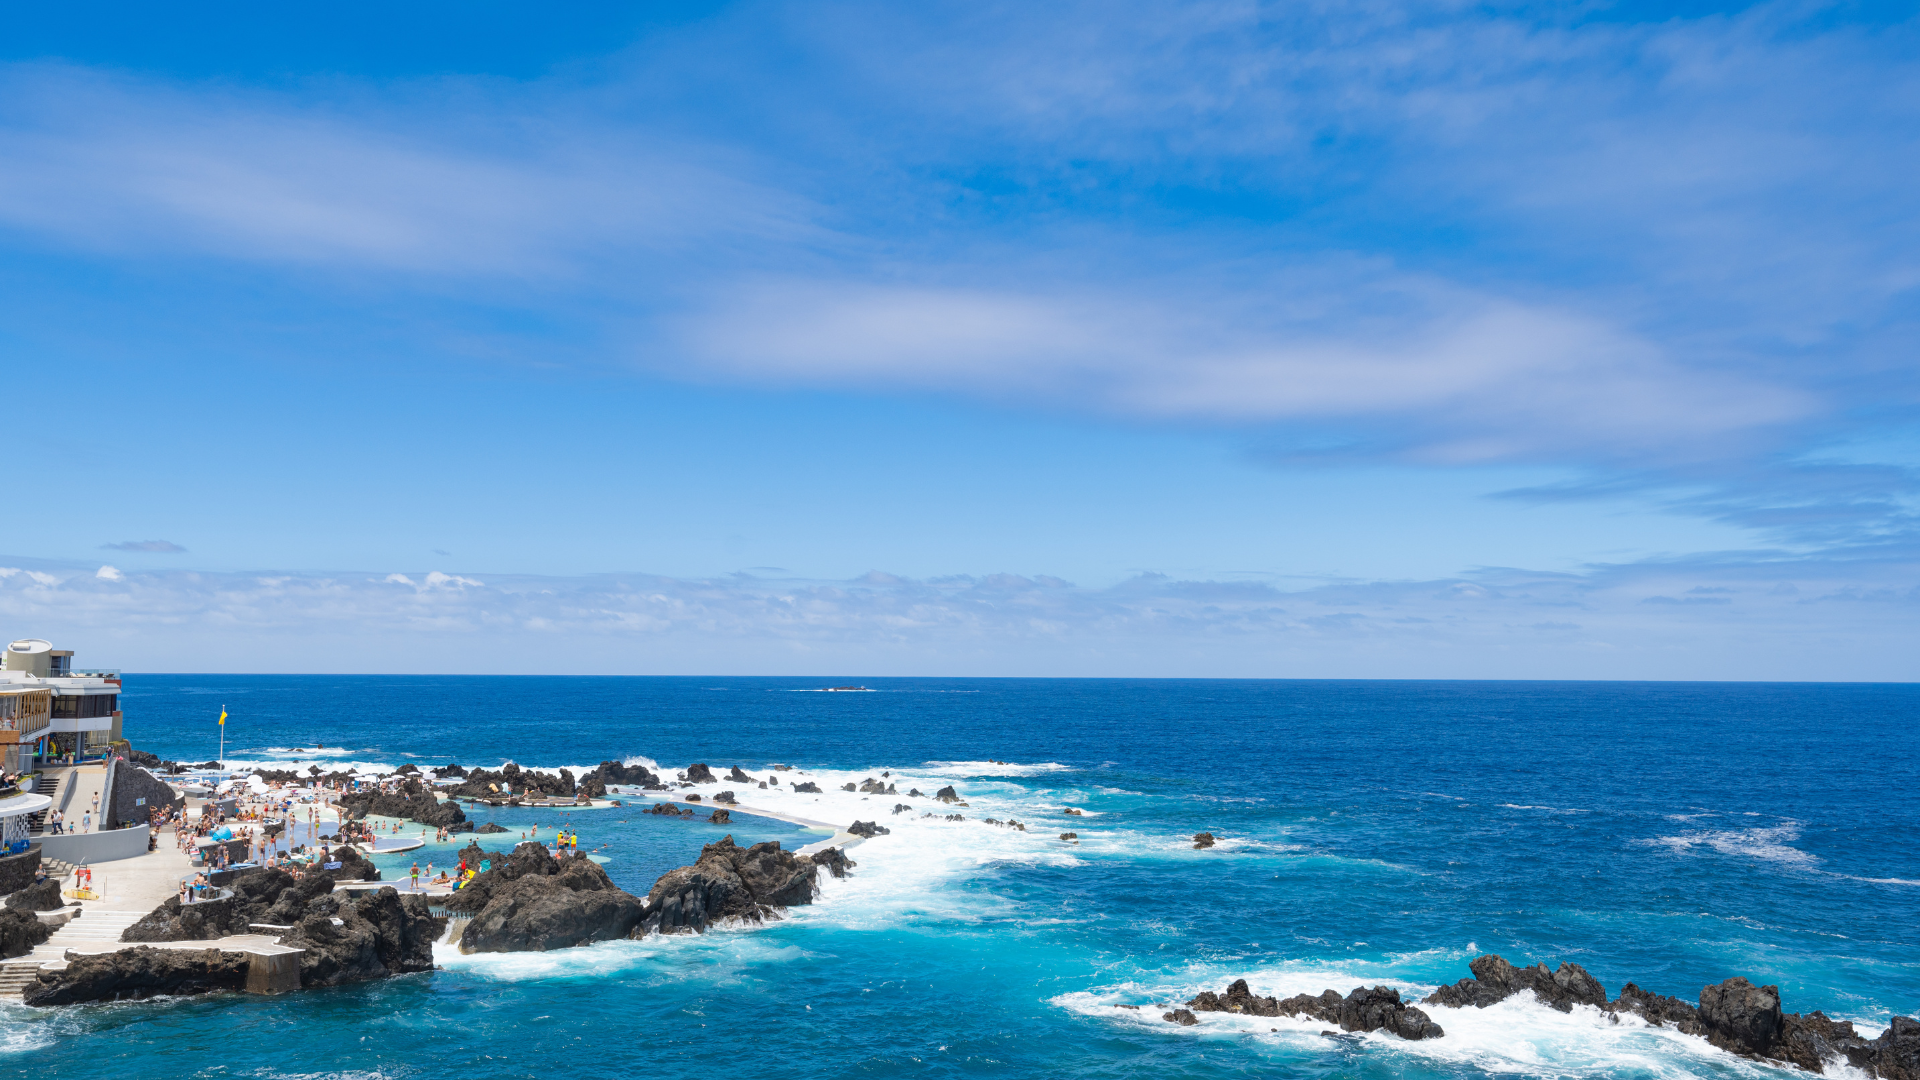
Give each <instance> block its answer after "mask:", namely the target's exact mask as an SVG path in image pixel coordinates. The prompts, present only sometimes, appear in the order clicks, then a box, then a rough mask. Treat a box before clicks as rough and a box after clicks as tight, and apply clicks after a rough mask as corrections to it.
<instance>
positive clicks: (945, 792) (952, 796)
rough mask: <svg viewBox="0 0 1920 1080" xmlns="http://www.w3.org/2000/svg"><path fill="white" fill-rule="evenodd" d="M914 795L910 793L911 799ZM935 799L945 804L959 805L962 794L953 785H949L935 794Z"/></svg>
mask: <svg viewBox="0 0 1920 1080" xmlns="http://www.w3.org/2000/svg"><path fill="white" fill-rule="evenodd" d="M912 794H913V793H912V792H908V795H909V797H911V795H912ZM933 797H934V798H936V799H939V800H940V801H941V802H943V803H957V802H959V801H960V793H959V792H957V791H955V790H953V785H952V784H948V785H947V786H946V787H943V788H941V789H940V790H939V791H936V792H934V793H933Z"/></svg>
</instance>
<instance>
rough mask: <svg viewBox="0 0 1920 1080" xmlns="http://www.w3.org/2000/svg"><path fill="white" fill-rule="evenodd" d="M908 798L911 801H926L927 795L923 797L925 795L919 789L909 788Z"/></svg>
mask: <svg viewBox="0 0 1920 1080" xmlns="http://www.w3.org/2000/svg"><path fill="white" fill-rule="evenodd" d="M907 798H909V799H924V798H926V796H925V795H923V794H921V792H920V789H919V788H909V789H907Z"/></svg>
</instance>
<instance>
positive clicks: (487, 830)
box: [473, 821, 508, 836]
mask: <svg viewBox="0 0 1920 1080" xmlns="http://www.w3.org/2000/svg"><path fill="white" fill-rule="evenodd" d="M473 831H474V832H477V833H484V834H487V835H489V836H491V835H492V834H494V833H503V832H506V831H508V830H507V827H506V826H504V825H495V824H494V823H493V822H491V821H489V822H487V823H486V824H485V825H482V826H480V827H479V828H477V829H475V830H473Z"/></svg>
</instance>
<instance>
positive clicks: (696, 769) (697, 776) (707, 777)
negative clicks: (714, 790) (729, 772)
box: [687, 764, 720, 784]
mask: <svg viewBox="0 0 1920 1080" xmlns="http://www.w3.org/2000/svg"><path fill="white" fill-rule="evenodd" d="M719 782H720V778H719V777H717V776H715V775H713V770H712V769H709V768H707V767H706V766H705V765H698V764H695V765H689V766H687V783H689V784H717V783H719Z"/></svg>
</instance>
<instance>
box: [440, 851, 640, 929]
mask: <svg viewBox="0 0 1920 1080" xmlns="http://www.w3.org/2000/svg"><path fill="white" fill-rule="evenodd" d="M488 861H489V862H491V864H492V868H491V869H489V870H487V871H485V872H483V873H481V874H478V875H476V876H475V877H474V878H473V880H472V881H470V882H468V883H467V885H466V887H465V888H463V889H461V890H460V891H459V892H457V893H455V894H453V896H452V897H449V898H448V901H447V906H448V907H450V908H453V909H454V910H456V911H472V912H474V913H475V914H474V917H473V919H472V921H470V922H468V923H467V926H466V929H464V930H463V931H461V933H460V951H461V952H463V953H474V952H546V951H548V950H551V949H565V948H571V947H573V946H575V945H585V944H587V943H589V942H594V941H607V940H610V939H612V938H622V937H626V936H627V934H628V933H629V932H630V931H631V930H632V929H633V928H634V926H635V924H637V923H638V922H639V921H640V918H641V915H642V913H643V910H644V909H643V907H642V905H641V902H640V898H639V897H636V896H634V895H632V894H631V893H628V892H626V891H625V890H623V889H620V888H618V887H616V886H615V885H614V884H613V882H612V880H611V879H609V878H608V877H607V872H606V871H605V870H602V869H601V868H600V867H599V865H598V864H596V863H595V862H593V860H591V859H588V858H587V857H586V856H584V855H580V854H577V853H576V854H574V855H572V856H569V857H567V858H562V859H555V858H554V857H553V856H551V855H549V854H547V849H546V848H544V847H542V846H541V845H540V843H539V842H538V841H531V840H530V841H528V842H526V843H524V844H521V845H519V846H518V847H516V848H514V849H513V852H512V854H510V855H506V856H499V855H495V856H493V857H492V858H490V859H489V860H488ZM469 894H471V895H469Z"/></svg>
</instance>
